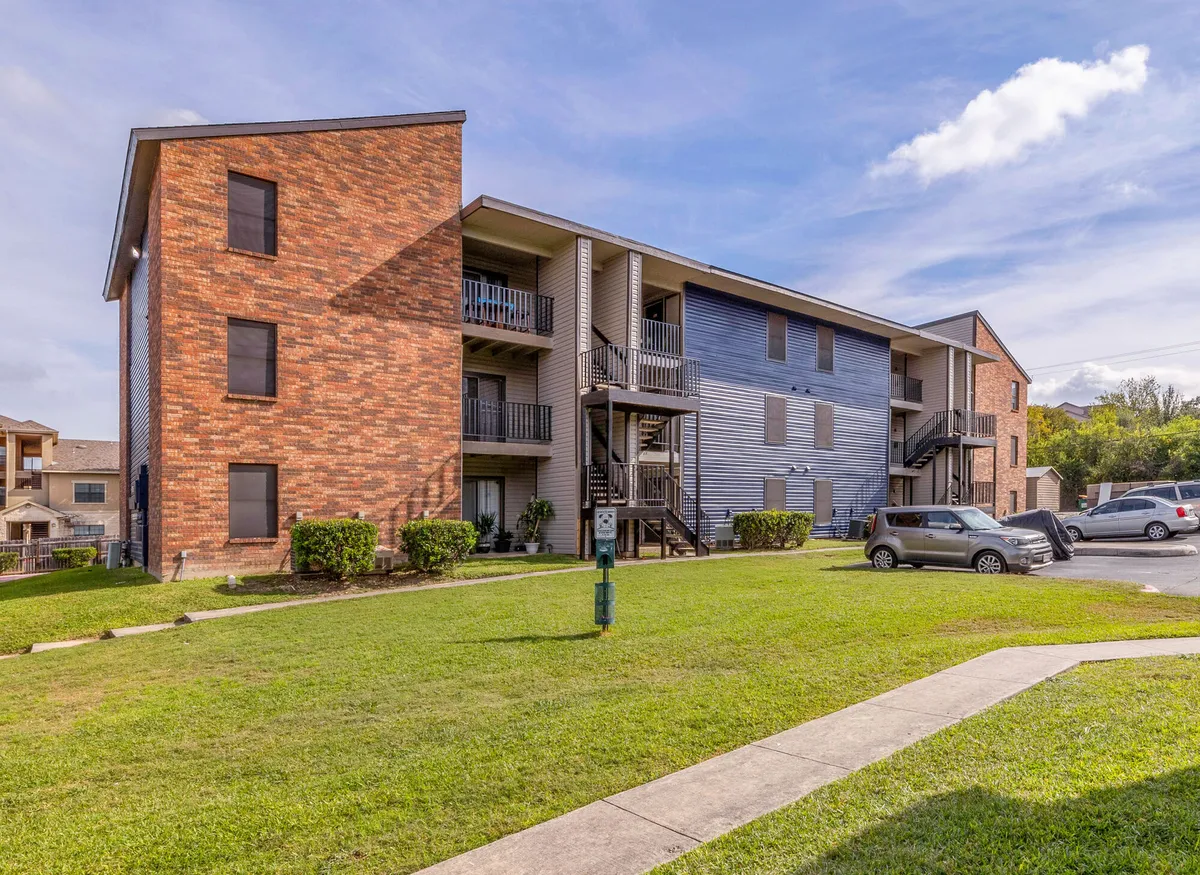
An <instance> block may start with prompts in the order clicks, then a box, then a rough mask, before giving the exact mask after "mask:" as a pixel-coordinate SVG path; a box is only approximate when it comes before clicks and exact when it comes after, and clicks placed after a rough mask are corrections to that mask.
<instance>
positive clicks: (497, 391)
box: [462, 374, 506, 441]
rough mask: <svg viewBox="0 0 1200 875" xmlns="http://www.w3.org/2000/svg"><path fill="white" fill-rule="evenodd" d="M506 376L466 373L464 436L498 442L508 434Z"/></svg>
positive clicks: (463, 417)
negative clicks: (505, 411)
mask: <svg viewBox="0 0 1200 875" xmlns="http://www.w3.org/2000/svg"><path fill="white" fill-rule="evenodd" d="M504 384H505V379H504V377H497V376H494V375H490V374H463V378H462V427H463V432H462V433H463V437H465V438H467V439H468V440H474V441H499V440H503V439H504V438H505V436H506V422H505V418H504Z"/></svg>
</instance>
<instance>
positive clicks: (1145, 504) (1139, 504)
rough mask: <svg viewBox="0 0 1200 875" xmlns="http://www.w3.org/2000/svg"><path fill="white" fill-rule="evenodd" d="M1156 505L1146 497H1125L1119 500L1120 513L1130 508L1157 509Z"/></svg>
mask: <svg viewBox="0 0 1200 875" xmlns="http://www.w3.org/2000/svg"><path fill="white" fill-rule="evenodd" d="M1157 509H1158V505H1157V504H1155V503H1154V502H1153V501H1151V500H1150V499H1148V498H1126V499H1123V500H1122V501H1121V513H1125V512H1127V511H1131V510H1157Z"/></svg>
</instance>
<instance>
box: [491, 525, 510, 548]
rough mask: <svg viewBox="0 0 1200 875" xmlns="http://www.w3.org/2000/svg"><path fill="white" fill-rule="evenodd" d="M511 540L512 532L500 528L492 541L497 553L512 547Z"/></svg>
mask: <svg viewBox="0 0 1200 875" xmlns="http://www.w3.org/2000/svg"><path fill="white" fill-rule="evenodd" d="M512 542H513V533H512V532H510V531H509V530H508V529H501V530H500V533H499V534H498V535H496V540H495V542H494V543H493V546H494V547H495V548H496V552H497V553H507V552H508V551H509V550H511V549H512Z"/></svg>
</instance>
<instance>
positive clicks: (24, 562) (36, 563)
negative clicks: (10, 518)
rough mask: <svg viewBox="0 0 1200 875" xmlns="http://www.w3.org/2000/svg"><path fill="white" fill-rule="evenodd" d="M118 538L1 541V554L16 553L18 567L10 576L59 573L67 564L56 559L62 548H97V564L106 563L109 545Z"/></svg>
mask: <svg viewBox="0 0 1200 875" xmlns="http://www.w3.org/2000/svg"><path fill="white" fill-rule="evenodd" d="M119 540H120V538H116V537H112V536H110V537H100V538H40V539H38V540H36V541H0V553H16V554H17V567H16V569H15V570H14V571H12V572H6V573H10V574H35V573H37V572H40V571H57V570H58V569H60V568H66V564H65V563H63V562H59V561H58V560H56V559H55V558H54V551H55V550H57V549H58V548H60V547H95V548H96V558H95V560H93V561H94V562H95V563H97V564H103V563H104V557H105V555H106V554H107V552H108V545H109V544H111V543H113V542H116V541H119Z"/></svg>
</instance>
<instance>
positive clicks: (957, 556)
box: [866, 505, 1054, 574]
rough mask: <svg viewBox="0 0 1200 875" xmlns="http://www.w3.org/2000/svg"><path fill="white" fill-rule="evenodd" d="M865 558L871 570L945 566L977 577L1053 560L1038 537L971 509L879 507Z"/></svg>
mask: <svg viewBox="0 0 1200 875" xmlns="http://www.w3.org/2000/svg"><path fill="white" fill-rule="evenodd" d="M866 554H867V558H868V559H870V560H871V564H872V565H874V566H875V567H876V568H895V567H896V566H897V565H911V566H912V567H913V568H921V567H923V566H925V565H949V566H952V567H957V568H974V569H975V570H976V571H978V572H979V573H980V574H1003V573H1004V572H1006V571H1017V572H1022V573H1024V572H1027V571H1033V570H1035V569H1037V568H1043V567H1045V566H1047V565H1049V564H1050V563H1051V562H1053V561H1054V558H1053V554H1052V550H1051V546H1050V541H1049V540H1047V538H1046V536H1045V535H1044V534H1042V533H1041V532H1035V531H1033V530H1031V529H1017V528H1010V527H1008V526H1003V525H1001V524H1000V523H998V522H996V521H995V520H994V519H992V518H991V517H990V516H988V515H987V514H986V513H984V512H983V511H981V510H980V509H979V508H977V507H960V506H943V505H922V506H917V507H885V508H882V509H881V510H879V511H878V512H877V513H876V514H875V526H874V528H873V529H872V531H871V537H870V538H869V539H868V540H867V546H866Z"/></svg>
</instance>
